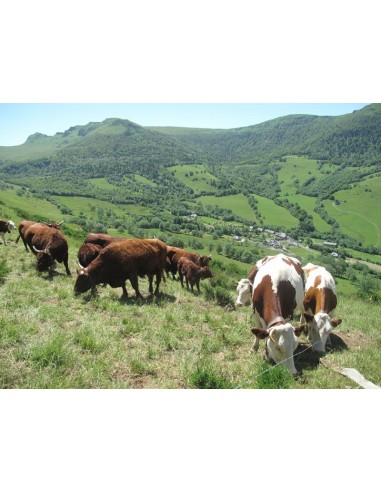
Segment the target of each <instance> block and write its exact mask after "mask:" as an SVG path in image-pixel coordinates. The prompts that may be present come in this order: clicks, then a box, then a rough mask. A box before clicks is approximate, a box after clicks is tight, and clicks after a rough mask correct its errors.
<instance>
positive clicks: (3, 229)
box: [0, 220, 16, 246]
mask: <svg viewBox="0 0 381 492" xmlns="http://www.w3.org/2000/svg"><path fill="white" fill-rule="evenodd" d="M15 228H16V227H15V224H14V222H13V221H12V220H7V221H5V220H0V236H1V237H2V238H3V243H4V246H5V245H6V244H7V242H6V240H5V234H6V233H7V232H9V234H10V233H11V231H12V230H13V229H15Z"/></svg>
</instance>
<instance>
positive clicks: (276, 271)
mask: <svg viewBox="0 0 381 492" xmlns="http://www.w3.org/2000/svg"><path fill="white" fill-rule="evenodd" d="M271 258H272V260H271V262H269V261H266V262H264V263H263V264H262V265H261V267H259V269H258V273H257V275H256V276H255V279H254V285H253V289H255V288H256V286H257V285H259V284H260V283H261V281H262V279H263V278H264V277H265V276H267V275H269V276H270V278H271V283H272V290H273V292H274V293H275V294H276V293H277V292H278V285H279V282H281V281H282V280H284V281H288V282H290V283H291V285H292V286H293V287H294V289H295V300H296V305H297V307H298V308H299V309H302V307H303V299H304V289H303V282H302V279H301V277H300V275H299V274H298V272H297V271H296V270H295V268H293V267H292V268H290V266H289V264H288V263H286V262H285V261H284V260H285V259H286V260H288V259H290V260H292V261H293V262H295V263H297V264H299V265H300V262H299V260H297V259H296V258H292V257H291V256H285V255H283V254H279V255H276V256H273V257H271Z"/></svg>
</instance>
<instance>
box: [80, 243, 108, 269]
mask: <svg viewBox="0 0 381 492" xmlns="http://www.w3.org/2000/svg"><path fill="white" fill-rule="evenodd" d="M102 249H103V248H102V246H99V244H93V243H86V244H82V245H81V246H80V248H79V250H78V263H79V264H80V265H81V266H84V267H87V266H89V265H90V263H91V262H92V261H94V260H95V258H96V257H97V256H98V255H99V253H100V252H101V251H102Z"/></svg>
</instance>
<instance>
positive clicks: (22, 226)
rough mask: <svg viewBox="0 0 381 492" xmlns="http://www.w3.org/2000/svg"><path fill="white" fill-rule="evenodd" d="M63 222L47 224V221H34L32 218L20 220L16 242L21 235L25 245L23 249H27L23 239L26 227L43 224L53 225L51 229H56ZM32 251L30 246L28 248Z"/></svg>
mask: <svg viewBox="0 0 381 492" xmlns="http://www.w3.org/2000/svg"><path fill="white" fill-rule="evenodd" d="M62 223H63V220H62V221H61V222H60V223H59V224H48V223H47V222H35V221H33V220H22V221H21V222H20V224H19V227H18V230H19V235H18V237H17V239H16V244H17V243H18V242H19V239H20V237H21V240H22V242H23V243H24V246H25V249H26V250H27V251H28V243H27V242H26V240H25V236H26V231H27V229H28V227H29V226H31V225H33V224H42V225H45V226H47V227H53V229H58V230H59V228H60V225H61V224H62ZM30 249H31V251H32V253H34V251H33V250H32V248H30Z"/></svg>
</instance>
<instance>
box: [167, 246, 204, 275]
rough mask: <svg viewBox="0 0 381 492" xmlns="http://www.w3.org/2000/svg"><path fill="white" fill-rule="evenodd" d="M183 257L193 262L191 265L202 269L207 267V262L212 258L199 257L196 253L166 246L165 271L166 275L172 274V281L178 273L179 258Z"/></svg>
mask: <svg viewBox="0 0 381 492" xmlns="http://www.w3.org/2000/svg"><path fill="white" fill-rule="evenodd" d="M183 257H185V258H187V259H188V260H191V261H193V263H195V264H196V265H199V266H202V267H204V266H208V264H209V261H210V260H211V258H212V257H211V256H201V255H199V254H198V253H192V252H191V251H187V250H185V249H181V248H176V247H175V246H168V261H167V267H166V271H167V273H168V274H169V273H172V277H173V279H175V278H176V273H177V272H178V271H179V267H178V263H179V261H180V258H183Z"/></svg>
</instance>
